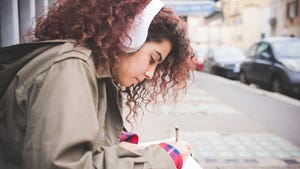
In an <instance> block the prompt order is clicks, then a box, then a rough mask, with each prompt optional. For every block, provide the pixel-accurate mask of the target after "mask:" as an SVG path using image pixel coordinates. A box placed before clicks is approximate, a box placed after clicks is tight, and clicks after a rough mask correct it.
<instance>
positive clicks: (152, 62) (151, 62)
mask: <svg viewBox="0 0 300 169" xmlns="http://www.w3.org/2000/svg"><path fill="white" fill-rule="evenodd" d="M154 63H155V60H154V58H153V56H151V57H150V64H154Z"/></svg>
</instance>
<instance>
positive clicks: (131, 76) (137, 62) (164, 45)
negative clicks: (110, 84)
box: [113, 40, 171, 87]
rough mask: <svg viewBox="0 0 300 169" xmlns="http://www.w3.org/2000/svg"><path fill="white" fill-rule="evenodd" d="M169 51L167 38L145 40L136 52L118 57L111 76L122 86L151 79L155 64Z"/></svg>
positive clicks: (169, 44) (169, 45) (163, 58)
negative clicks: (117, 64)
mask: <svg viewBox="0 0 300 169" xmlns="http://www.w3.org/2000/svg"><path fill="white" fill-rule="evenodd" d="M170 51H171V43H170V41H168V40H163V41H162V42H160V43H158V42H147V43H145V44H144V45H143V47H142V48H141V49H139V50H138V51H137V52H135V53H130V54H126V55H123V56H121V57H120V64H119V67H117V68H116V71H115V73H114V74H113V78H114V80H116V81H117V82H118V83H119V84H121V85H122V86H124V87H129V86H131V85H133V84H137V83H139V82H141V81H143V80H144V79H151V78H152V77H153V75H154V71H155V69H156V66H157V65H158V64H159V63H161V62H163V61H164V60H165V59H166V57H167V56H168V54H169V53H170Z"/></svg>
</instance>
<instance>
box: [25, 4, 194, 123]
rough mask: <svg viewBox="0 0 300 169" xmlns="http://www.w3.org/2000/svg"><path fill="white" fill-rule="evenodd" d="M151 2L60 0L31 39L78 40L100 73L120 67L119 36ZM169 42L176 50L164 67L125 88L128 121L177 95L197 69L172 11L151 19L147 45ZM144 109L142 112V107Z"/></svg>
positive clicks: (164, 10)
mask: <svg viewBox="0 0 300 169" xmlns="http://www.w3.org/2000/svg"><path fill="white" fill-rule="evenodd" d="M149 2H150V0H57V1H56V2H55V3H54V4H53V5H52V6H51V7H50V8H49V9H48V11H47V13H44V14H42V15H40V16H39V17H37V18H36V26H35V28H34V29H33V31H32V32H31V37H33V38H32V39H31V40H34V41H42V40H52V39H75V40H76V41H77V42H78V43H79V44H82V43H85V44H87V45H88V46H89V47H90V48H91V49H92V51H93V54H94V56H95V58H94V59H95V64H96V65H95V66H96V67H97V68H98V69H99V68H100V70H105V69H111V70H112V71H113V70H114V69H115V68H116V66H117V65H118V62H119V57H118V56H120V54H122V53H123V52H124V51H122V44H121V41H120V38H119V37H120V36H121V35H122V34H123V33H124V32H127V30H128V29H129V28H130V26H131V23H132V22H133V19H134V17H135V16H136V15H137V14H138V13H140V12H141V11H142V10H143V9H144V8H145V6H146V5H147V4H148V3H149ZM164 39H167V40H169V41H170V42H171V45H172V50H171V52H170V54H169V55H168V57H167V58H166V59H165V61H164V62H163V63H161V64H160V65H158V67H157V68H156V71H155V74H154V77H153V78H152V79H151V80H147V81H143V82H142V83H139V84H137V85H135V86H131V87H127V88H125V89H124V90H122V91H123V94H124V95H125V97H126V98H127V100H126V102H125V103H126V105H128V107H129V110H130V111H129V113H128V115H127V116H126V119H127V120H128V121H129V122H131V118H133V119H135V117H137V114H138V113H137V112H138V109H139V108H142V107H143V105H147V104H149V103H150V102H151V101H154V103H156V102H157V96H159V95H162V96H163V98H164V97H165V96H166V94H167V93H168V91H170V89H173V91H172V93H173V94H174V96H175V97H176V96H177V92H178V91H179V89H185V88H186V86H187V79H188V75H189V70H192V69H193V67H194V64H193V62H192V58H193V57H194V54H193V52H192V49H191V47H190V45H189V39H188V37H187V30H186V22H185V21H184V20H183V19H181V18H180V17H178V16H177V15H176V13H175V12H174V11H173V10H172V9H170V8H168V7H163V8H162V10H161V11H160V12H159V13H158V14H157V15H156V16H155V18H154V19H153V21H152V23H151V25H150V27H149V30H148V37H147V40H146V42H150V41H151V42H161V41H162V40H164ZM142 110H143V108H142Z"/></svg>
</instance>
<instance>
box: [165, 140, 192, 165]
mask: <svg viewBox="0 0 300 169" xmlns="http://www.w3.org/2000/svg"><path fill="white" fill-rule="evenodd" d="M166 143H167V144H170V145H172V146H173V147H174V148H176V149H177V150H178V151H179V152H180V154H181V156H182V159H183V162H184V161H185V160H186V159H187V157H188V156H190V154H191V145H190V144H189V143H188V142H186V141H182V140H179V141H177V142H166Z"/></svg>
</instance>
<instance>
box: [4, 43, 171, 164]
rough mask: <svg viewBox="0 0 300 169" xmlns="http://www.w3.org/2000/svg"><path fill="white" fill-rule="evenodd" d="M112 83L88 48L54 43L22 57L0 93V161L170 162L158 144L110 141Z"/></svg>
mask: <svg viewBox="0 0 300 169" xmlns="http://www.w3.org/2000/svg"><path fill="white" fill-rule="evenodd" d="M118 97H119V91H118V88H117V87H116V86H115V85H114V84H113V83H112V79H111V75H110V73H109V71H108V72H104V73H97V71H96V69H95V66H94V63H93V58H92V54H91V50H90V49H88V48H86V47H83V46H79V45H76V46H75V45H74V43H73V42H67V43H64V44H60V45H57V46H54V47H51V48H50V49H47V50H46V51H44V52H42V53H41V54H39V55H38V56H35V57H34V58H33V59H32V60H31V61H30V62H28V63H27V64H26V65H25V66H24V67H23V68H22V69H21V70H20V71H19V72H18V73H17V74H16V76H15V78H14V79H13V81H12V82H11V83H10V85H9V87H8V88H7V90H6V91H5V93H4V95H3V98H2V99H1V100H0V168H5V169H59V168H64V169H92V168H98V169H150V168H152V169H171V168H175V165H174V163H173V161H172V159H171V157H170V156H169V155H168V153H167V152H165V150H163V149H162V148H160V147H159V146H158V145H151V146H149V147H146V148H145V149H137V150H129V149H126V148H124V147H121V146H120V145H118V143H119V135H120V132H121V129H122V127H123V120H122V114H121V111H120V106H121V105H120V103H121V102H120V99H119V98H118Z"/></svg>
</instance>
